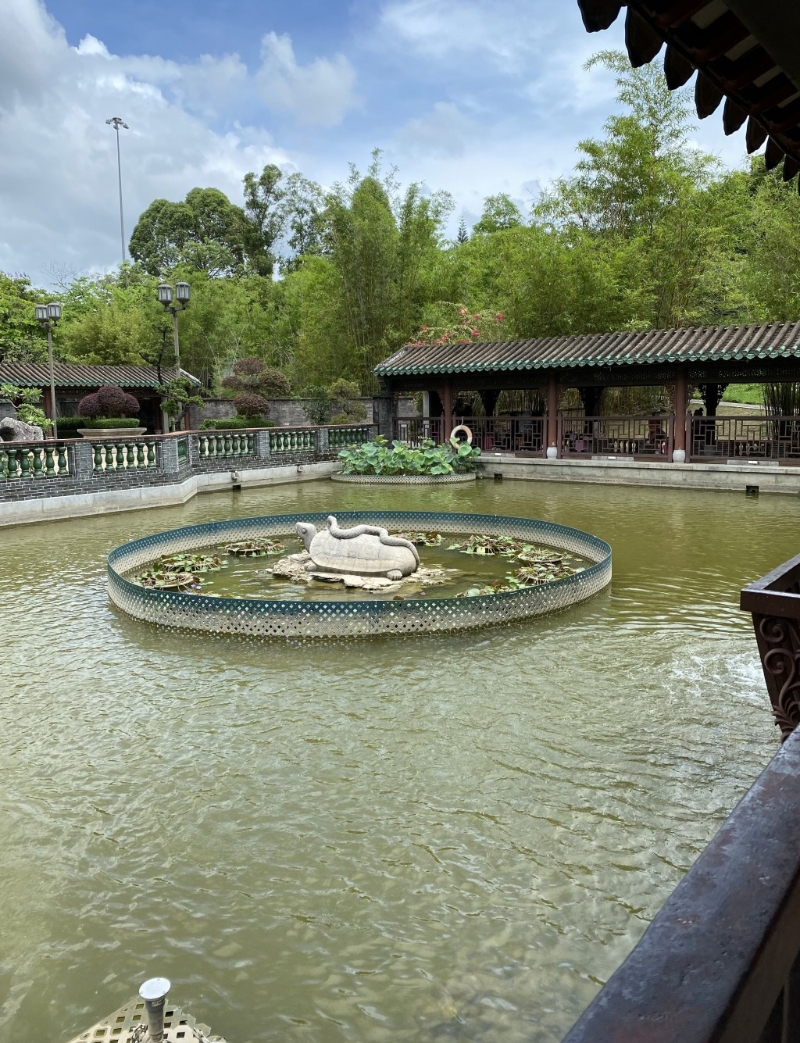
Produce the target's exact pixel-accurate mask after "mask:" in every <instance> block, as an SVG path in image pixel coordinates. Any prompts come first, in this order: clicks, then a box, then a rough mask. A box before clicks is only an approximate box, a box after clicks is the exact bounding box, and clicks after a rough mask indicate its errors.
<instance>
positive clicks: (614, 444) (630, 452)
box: [558, 415, 675, 460]
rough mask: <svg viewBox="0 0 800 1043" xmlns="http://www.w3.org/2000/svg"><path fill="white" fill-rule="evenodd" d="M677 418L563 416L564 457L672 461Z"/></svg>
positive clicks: (561, 439) (560, 424)
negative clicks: (633, 458)
mask: <svg viewBox="0 0 800 1043" xmlns="http://www.w3.org/2000/svg"><path fill="white" fill-rule="evenodd" d="M674 430H675V421H674V417H673V416H672V415H669V416H580V417H577V416H569V417H567V416H559V418H558V431H559V436H558V443H559V445H560V447H561V455H562V457H570V456H633V457H637V456H644V457H652V458H655V459H662V460H671V459H672V448H673V443H674Z"/></svg>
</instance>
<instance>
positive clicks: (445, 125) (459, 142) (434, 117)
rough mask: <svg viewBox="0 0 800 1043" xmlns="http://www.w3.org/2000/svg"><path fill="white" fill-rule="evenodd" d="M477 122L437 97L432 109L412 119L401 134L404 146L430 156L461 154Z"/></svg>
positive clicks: (475, 128) (400, 137) (401, 144)
mask: <svg viewBox="0 0 800 1043" xmlns="http://www.w3.org/2000/svg"><path fill="white" fill-rule="evenodd" d="M478 131H479V126H478V124H477V123H476V122H475V121H474V120H472V119H470V118H469V117H468V116H465V115H464V114H463V113H462V112H461V111H460V110H459V108H458V106H457V105H454V104H453V103H452V102H444V101H437V102H436V104H435V105H434V106H433V108H432V109H431V110H430V112H427V113H426V114H425V115H424V116H422V117H419V118H417V119H411V120H409V121H408V122H407V123H406V124H405V126H404V127H403V128H402V129H401V130H400V133H399V134H398V143H399V145H400V147H401V148H403V149H405V150H407V151H409V152H415V153H423V154H425V155H430V156H444V157H450V158H455V157H456V156H462V155H463V154H464V149H465V146H466V143H467V141H468V140H469V138H470V137H472V136H474V135H475V134H476V133H477V132H478Z"/></svg>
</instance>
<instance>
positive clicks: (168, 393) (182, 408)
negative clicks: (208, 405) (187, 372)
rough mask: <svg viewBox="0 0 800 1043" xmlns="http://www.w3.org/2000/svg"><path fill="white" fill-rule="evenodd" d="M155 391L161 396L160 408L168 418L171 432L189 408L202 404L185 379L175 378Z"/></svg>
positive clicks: (201, 400) (195, 391)
mask: <svg viewBox="0 0 800 1043" xmlns="http://www.w3.org/2000/svg"><path fill="white" fill-rule="evenodd" d="M156 390H157V391H158V393H159V395H161V408H162V409H163V410H164V412H165V413H166V414H167V416H168V417H169V418H170V421H171V424H172V428H173V430H174V429H175V428H177V426H178V424H179V423H180V421H181V420H182V419H183V417H184V416H185V415H186V413H187V412H188V410H189V406H191V405H197V406H202V404H203V399H202V398H201V397H200V395H198V394H197V389H196V388H195V385H194V384H193V383H192V382H191V381H190V380H188V379H187V378H186V377H175V378H174V379H173V380H170V381H168V382H167V383H166V384H162V385H161V386H160V387H158V388H157V389H156Z"/></svg>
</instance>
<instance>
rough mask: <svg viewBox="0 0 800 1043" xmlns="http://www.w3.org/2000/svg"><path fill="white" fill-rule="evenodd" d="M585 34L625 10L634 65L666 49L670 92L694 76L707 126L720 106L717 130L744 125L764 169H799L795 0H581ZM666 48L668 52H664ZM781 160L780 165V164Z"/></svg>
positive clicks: (798, 16) (798, 13)
mask: <svg viewBox="0 0 800 1043" xmlns="http://www.w3.org/2000/svg"><path fill="white" fill-rule="evenodd" d="M578 6H579V7H580V9H581V14H582V15H583V22H584V25H585V26H586V28H587V29H588V30H589V32H597V31H598V30H601V29H607V28H608V26H610V25H611V23H612V22H613V21H614V20H615V19H616V18H617V16H618V15H619V13H620V10H621V9H622V7H625V8H626V12H625V45H626V47H627V49H628V56H629V58H630V61H631V65H633V66H634V67H637V68H638V66H640V65H645V64H646V63H647V62H650V61H652V60H653V59H654V58H655V57H656V55H657V54H658V53H659V52H660V51H661V50H662V49H663V51H664V74H665V76H666V81H667V86H668V87H669V88H670V90H675V89H676V88H678V87H682V86H683V85H684V84H685V83H687V82H688V81H689V80H690V79H691V78H692V77H693V76H695V70H697V74H696V76H695V82H694V100H695V107H696V109H697V115H698V116H699V117H700V119H704V118H705V117H706V116H709V115H710V114H711V113H712V112H714V111H715V109H717V108H718V107H719V106H720V105H721V104H722V101H723V99H725V104H724V105H723V108H722V126H723V129H724V131H725V133H726V134H732V133H734V132H735V131H737V130H739V128H740V127H742V126H743V125H744V124H745V123H747V130H746V132H745V145H746V147H747V151H748V152H756V151H757V150H758V149H760V148H761V146H762V145H763V144H764V142H766V150H765V162H766V167H767V170H771V169H772V168H773V167H776V166H778V164H779V163H780V162H781V161H782V160H783V172H782V173H783V179H784V181H789V180H791V179H792V178H793V177H794V176H795V175H796V174H797V172H798V170H800V95H799V94H798V91H800V48H798V46H797V43H798V39H800V5H799V4H798V3H797V2H796V0H725V2H724V3H723V2H722V0H705V2H703V0H578ZM664 44H666V48H665V47H664ZM784 156H785V159H784Z"/></svg>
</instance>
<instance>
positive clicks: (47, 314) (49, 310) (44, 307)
mask: <svg viewBox="0 0 800 1043" xmlns="http://www.w3.org/2000/svg"><path fill="white" fill-rule="evenodd" d="M34 310H35V312H36V321H37V322H38V323H39V324H40V325H41V326H42V327H43V328H44V329H46V330H47V359H48V362H49V365H50V412H51V413H52V414H53V415H52V417H51V419H52V421H53V438H58V421H57V419H56V380H55V375H54V373H53V327H54V326H55V324H56V323H57V322H58V320H59V319H60V318H61V305H60V304H58V303H57V302H56V301H53V302H52V303H51V304H37V305H36V306H35V309H34Z"/></svg>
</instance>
